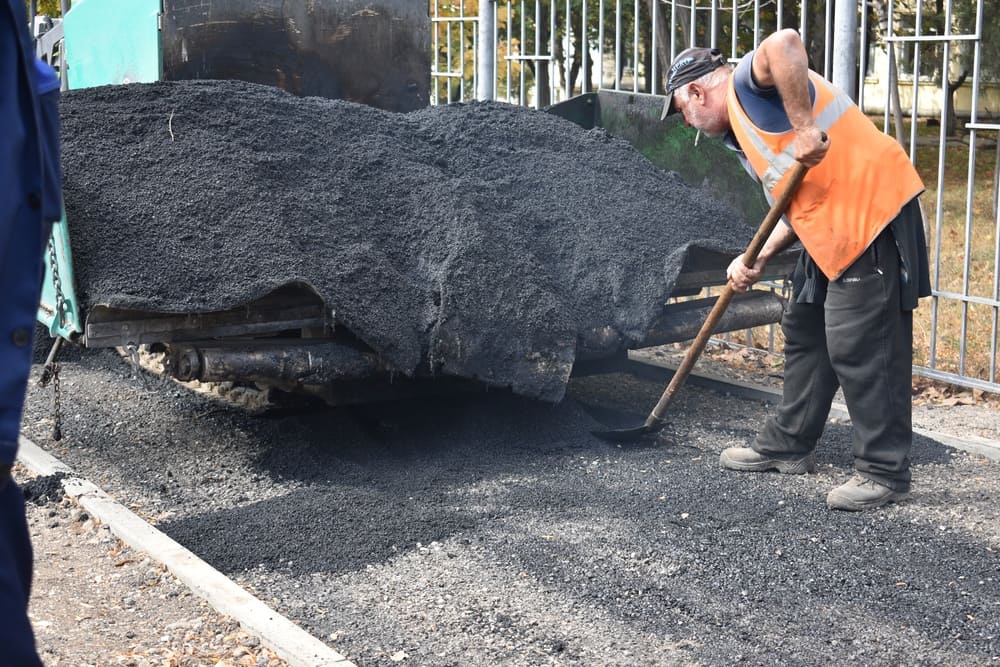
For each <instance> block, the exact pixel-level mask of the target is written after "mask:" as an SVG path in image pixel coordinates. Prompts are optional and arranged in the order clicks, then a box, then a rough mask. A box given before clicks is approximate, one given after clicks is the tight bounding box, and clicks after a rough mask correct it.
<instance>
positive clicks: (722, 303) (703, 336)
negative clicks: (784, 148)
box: [593, 162, 809, 442]
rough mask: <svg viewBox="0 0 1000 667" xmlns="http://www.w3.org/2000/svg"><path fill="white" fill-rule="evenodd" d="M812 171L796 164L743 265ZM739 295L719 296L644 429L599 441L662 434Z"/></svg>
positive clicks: (606, 433)
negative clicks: (676, 399)
mask: <svg viewBox="0 0 1000 667" xmlns="http://www.w3.org/2000/svg"><path fill="white" fill-rule="evenodd" d="M808 170H809V168H808V167H806V166H805V165H803V164H802V163H801V162H796V163H795V165H794V166H793V167H792V173H791V175H790V176H789V180H788V187H786V188H785V190H784V192H782V193H781V196H780V197H778V199H777V200H776V201H775V202H774V205H773V206H771V210H770V211H768V212H767V215H766V216H764V222H762V223H760V229H758V230H757V234H756V235H754V237H753V240H752V241H750V245H749V246H747V249H746V252H744V253H743V263H744V264H746V265H747V266H748V267H752V266H753V264H754V262H755V261H757V255H758V254H759V253H760V249H761V248H763V247H764V242H765V241H767V238H768V237H769V236H770V235H771V232H772V231H773V230H774V226H775V225H776V224H777V223H778V220H779V219H780V218H781V216H782V215H784V214H785V209H787V208H788V203H789V202H790V201H791V199H792V196H793V195H794V194H795V191H796V190H798V188H799V184H800V183H801V182H802V179H803V177H805V175H806V172H807V171H808ZM735 295H736V290H734V289H733V286H732V284H731V283H728V282H727V283H726V287H725V289H724V290H723V291H722V294H720V295H719V298H718V300H716V302H715V305H714V306H713V307H712V312H710V313H709V314H708V318H707V319H706V320H705V323H704V324H703V325H701V330H700V331H699V332H698V335H697V336H696V337H695V339H694V342H693V343H691V347H689V348H688V351H687V354H685V355H684V360H683V361H682V362H681V365H680V367H679V368H678V369H677V372H676V373H674V376H673V377H672V378H671V379H670V384H668V385H667V388H666V389H664V390H663V395H662V396H660V400H659V402H658V403H657V404H656V407H654V408H653V411H652V412H650V413H649V416H648V417H646V422H645V423H644V424H643V425H642V426H638V427H635V428H626V429H618V430H612V431H593V434H594V435H596V436H597V437H598V438H601V439H603V440H607V441H609V442H632V441H634V440H638V439H640V438H642V437H643V436H646V435H653V434H655V433H657V432H659V431H660V429H662V428H663V427H664V425H666V421H664V419H663V415H664V413H665V412H666V411H667V406H668V405H670V402H671V401H672V400H673V398H674V395H675V394H676V393H677V390H679V389H680V388H681V386H682V385H683V384H684V381H685V380H687V377H688V375H690V374H691V369H692V368H694V365H695V363H696V362H697V361H698V357H700V356H701V353H702V351H703V350H704V349H705V345H707V344H708V339H709V338H711V336H712V333H713V332H714V331H715V327H716V326H718V324H719V320H721V319H722V315H723V314H724V313H725V312H726V308H728V307H729V302H730V301H732V300H733V297H734V296H735Z"/></svg>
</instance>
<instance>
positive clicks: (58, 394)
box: [52, 361, 62, 442]
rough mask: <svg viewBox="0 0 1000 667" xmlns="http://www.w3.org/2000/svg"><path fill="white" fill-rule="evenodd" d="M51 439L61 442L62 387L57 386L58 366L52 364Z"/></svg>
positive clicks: (54, 363)
mask: <svg viewBox="0 0 1000 667" xmlns="http://www.w3.org/2000/svg"><path fill="white" fill-rule="evenodd" d="M52 439H53V440H55V441H57V442H58V441H59V440H62V385H61V384H59V364H57V363H56V362H54V361H53V362H52Z"/></svg>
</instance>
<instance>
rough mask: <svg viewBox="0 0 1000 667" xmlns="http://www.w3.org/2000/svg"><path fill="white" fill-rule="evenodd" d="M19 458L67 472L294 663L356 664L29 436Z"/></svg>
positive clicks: (94, 512)
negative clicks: (79, 474)
mask: <svg viewBox="0 0 1000 667" xmlns="http://www.w3.org/2000/svg"><path fill="white" fill-rule="evenodd" d="M17 458H18V460H19V461H20V462H21V463H22V464H24V466H25V467H27V468H28V469H29V470H31V471H32V472H34V473H36V474H38V475H52V474H55V473H59V472H61V473H65V474H66V475H67V478H66V479H64V480H63V487H64V488H65V490H66V493H68V494H69V495H70V496H72V497H73V498H75V499H76V500H77V502H79V503H80V505H81V506H82V507H84V509H86V510H87V511H88V512H89V513H90V514H91V516H94V517H96V518H98V519H100V520H101V521H102V522H103V523H104V524H105V525H107V526H108V528H110V529H111V532H113V533H114V534H115V535H116V536H118V538H119V539H121V540H122V541H123V542H125V543H126V544H128V545H129V546H131V547H132V548H134V549H138V550H140V551H142V552H144V553H146V554H148V555H149V556H150V557H151V558H153V559H154V560H156V561H158V562H159V563H161V564H163V566H164V567H166V568H167V569H168V570H170V572H171V573H172V574H173V575H174V576H175V577H177V578H178V579H180V580H181V581H182V582H184V584H185V585H187V586H188V588H190V589H191V591H192V592H194V593H195V594H197V595H198V596H200V597H201V598H203V599H204V600H205V601H206V602H208V603H209V604H210V605H211V606H212V607H213V608H214V609H215V610H216V611H218V612H219V613H221V614H225V615H227V616H230V617H232V618H234V619H236V620H237V621H238V622H239V623H240V625H242V626H243V628H244V629H246V630H247V631H248V632H250V633H252V634H254V635H256V636H258V637H260V639H261V641H262V642H263V643H264V645H266V646H267V647H268V648H269V649H271V650H272V651H274V652H275V653H276V654H277V655H278V656H279V657H280V658H282V659H283V660H285V661H286V662H288V664H289V665H292V667H357V666H356V665H355V664H354V663H353V662H351V661H350V660H348V659H347V658H346V657H344V656H343V655H341V654H339V653H337V652H336V651H334V650H333V649H331V648H330V647H329V646H327V645H326V644H324V643H323V642H321V641H320V640H319V639H317V638H315V637H313V636H312V635H310V634H309V633H308V632H306V631H305V630H303V629H302V628H300V627H299V626H297V625H295V624H294V623H292V622H291V621H290V620H288V619H287V618H285V617H284V616H282V615H280V614H279V613H278V612H276V611H274V610H273V609H271V608H270V607H268V606H267V605H265V604H264V603H263V602H261V601H260V600H258V599H257V598H256V597H254V596H253V595H250V594H249V593H247V592H246V591H245V590H243V589H242V588H241V587H240V586H239V585H237V584H236V583H235V582H233V581H232V580H230V579H229V578H228V577H226V576H225V575H223V574H222V573H221V572H219V571H218V570H216V569H215V568H213V567H212V566H211V565H209V564H208V563H206V562H204V561H202V560H201V559H200V558H198V557H197V556H195V555H194V554H193V553H192V552H191V551H188V550H187V549H185V548H184V547H182V546H181V545H180V544H178V543H177V542H175V541H174V540H172V539H170V538H169V537H167V536H166V535H165V534H164V533H162V532H160V531H159V530H157V529H156V528H154V527H153V526H151V525H150V524H148V523H146V522H145V521H143V520H142V519H141V518H140V517H139V516H138V515H136V514H135V513H133V512H132V511H130V510H129V509H127V508H126V507H124V506H123V505H121V504H120V503H118V502H117V501H116V500H115V499H114V498H112V497H111V496H109V495H108V494H106V493H105V492H104V491H102V490H101V489H99V488H98V487H97V486H95V485H94V484H92V483H90V482H88V481H87V480H85V479H82V478H80V477H74V476H73V475H74V472H73V470H72V469H71V468H69V467H68V466H67V465H66V464H64V463H63V462H61V461H59V460H58V459H56V458H55V457H53V456H52V455H51V454H49V453H48V452H46V451H44V450H43V449H42V448H41V447H39V446H38V445H36V444H35V443H33V442H31V441H30V440H28V439H27V438H24V437H21V438H20V439H19V450H18V456H17Z"/></svg>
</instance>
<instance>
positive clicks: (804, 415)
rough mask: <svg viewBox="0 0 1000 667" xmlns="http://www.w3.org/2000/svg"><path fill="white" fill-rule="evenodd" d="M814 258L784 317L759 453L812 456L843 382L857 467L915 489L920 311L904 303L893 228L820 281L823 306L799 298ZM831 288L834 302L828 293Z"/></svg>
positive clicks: (805, 265) (799, 276)
mask: <svg viewBox="0 0 1000 667" xmlns="http://www.w3.org/2000/svg"><path fill="white" fill-rule="evenodd" d="M811 263H812V262H811V260H808V259H807V258H803V259H801V260H800V261H799V265H798V266H797V267H796V269H795V275H794V276H793V280H792V282H793V285H794V287H793V296H792V299H791V300H790V301H789V305H788V308H787V309H786V311H785V314H784V316H783V317H782V321H781V328H782V331H783V332H784V334H785V381H784V391H783V396H782V399H781V405H780V406H779V407H778V411H777V414H776V415H775V416H774V417H771V418H770V419H768V421H767V423H766V424H765V426H764V429H763V431H761V433H760V434H759V435H758V436H757V439H756V441H755V442H754V443H753V445H752V447H753V449H754V450H756V451H758V452H760V453H762V454H767V455H770V456H775V457H780V458H797V457H801V456H804V455H806V454H808V453H809V452H811V451H812V450H813V449H815V447H816V443H817V441H818V440H819V438H820V436H821V435H822V434H823V427H824V426H825V424H826V419H827V417H828V416H829V414H830V405H831V403H832V401H833V396H834V394H835V393H836V391H837V387H838V386H840V387H843V389H844V399H845V402H846V403H847V409H848V411H849V412H850V415H851V421H852V422H853V425H854V441H853V450H854V465H855V468H856V469H857V471H858V472H859V473H860V474H861V475H862V476H864V477H867V478H869V479H872V480H874V481H876V482H879V483H881V484H883V485H885V486H888V487H890V488H892V489H894V490H896V491H907V490H909V488H910V459H909V454H910V447H911V445H912V442H913V430H912V421H911V411H912V403H911V384H912V383H911V374H912V364H913V312H912V311H910V310H903V309H902V308H901V305H900V303H901V302H900V293H899V290H900V271H899V254H898V252H897V250H896V244H895V241H894V239H893V235H892V232H891V231H890V229H889V228H888V227H887V228H886V230H885V231H884V232H882V234H881V235H880V236H879V237H878V239H876V240H875V241H874V242H873V243H872V245H871V246H870V247H869V248H868V250H866V251H865V254H864V255H862V256H861V258H860V259H858V261H856V262H855V263H854V264H853V265H851V267H850V268H848V270H847V271H846V272H845V273H844V275H843V276H841V277H840V278H838V279H837V280H835V281H827V280H826V278H825V277H824V276H823V275H822V273H820V272H819V271H816V270H815V265H813V267H812V272H813V273H815V276H814V277H815V280H816V281H817V282H818V283H819V284H818V285H817V287H818V289H817V290H816V293H817V294H818V295H819V297H818V298H816V299H815V301H816V302H814V303H800V302H799V301H800V298H799V297H800V296H801V294H802V291H803V288H804V286H805V289H807V290H808V289H809V288H810V287H811V286H808V285H806V283H807V280H806V273H807V272H809V270H810V267H809V265H810V264H811ZM824 287H825V292H826V294H825V298H823V297H822V293H823V288H824Z"/></svg>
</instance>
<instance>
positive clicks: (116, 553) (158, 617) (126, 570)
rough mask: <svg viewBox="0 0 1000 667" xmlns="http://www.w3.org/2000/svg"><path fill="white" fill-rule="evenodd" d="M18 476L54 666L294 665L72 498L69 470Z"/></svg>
mask: <svg viewBox="0 0 1000 667" xmlns="http://www.w3.org/2000/svg"><path fill="white" fill-rule="evenodd" d="M15 476H16V479H17V480H18V483H19V484H20V485H21V486H22V489H24V490H25V495H26V496H30V500H29V502H28V503H27V514H28V526H29V530H30V532H31V542H32V546H33V548H34V551H35V574H34V582H33V589H32V596H31V605H30V615H31V619H32V625H33V627H34V629H35V640H36V643H37V646H38V652H39V655H40V656H41V658H42V662H43V663H44V664H45V665H47V666H48V667H60V666H65V667H84V666H90V665H93V666H95V667H96V666H98V665H100V666H105V665H107V666H111V665H121V666H124V667H153V666H154V665H155V666H157V667H160V666H164V665H167V666H170V667H195V666H201V665H211V666H213V667H251V666H252V667H287V663H286V662H285V661H283V660H280V659H278V658H277V657H276V656H275V655H274V653H272V652H271V651H270V650H269V649H267V648H265V647H262V646H261V644H260V640H259V639H258V638H256V637H253V636H251V635H248V634H247V633H245V632H243V631H242V630H241V629H240V626H239V624H238V623H236V622H235V621H233V620H232V619H229V618H227V617H225V616H222V615H220V614H218V613H217V612H216V611H215V610H214V609H212V608H211V607H210V606H208V604H207V603H206V602H204V601H203V600H202V599H201V598H199V597H197V596H195V595H194V594H193V593H191V591H190V590H188V589H187V587H186V586H184V585H183V584H182V583H181V582H179V581H178V580H177V579H176V578H175V577H174V576H173V575H171V574H170V573H169V572H168V571H167V570H165V569H164V568H163V567H162V566H161V565H159V564H158V563H156V562H154V561H152V560H151V559H150V558H149V556H148V555H146V554H144V553H140V552H137V551H135V550H134V549H132V548H130V547H128V546H127V545H125V544H123V543H122V542H121V541H120V540H119V539H118V538H116V537H115V536H114V535H113V534H112V533H111V531H110V530H108V529H107V527H106V526H104V525H102V524H101V523H99V522H97V521H95V520H94V519H93V518H92V517H90V516H89V515H88V514H87V512H86V511H85V510H83V509H82V508H80V507H79V506H78V505H77V504H76V503H75V501H74V500H72V499H71V498H69V497H68V496H65V495H64V494H63V493H62V485H61V482H60V479H61V477H62V475H51V476H45V477H32V476H31V475H30V473H28V471H26V470H24V469H23V468H21V467H20V466H18V467H17V468H16V470H15Z"/></svg>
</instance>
